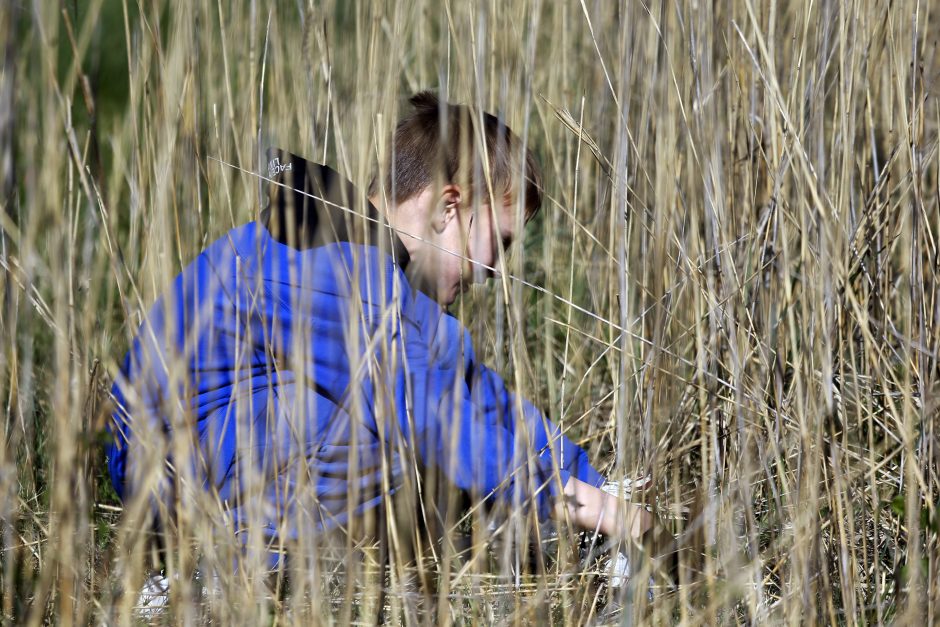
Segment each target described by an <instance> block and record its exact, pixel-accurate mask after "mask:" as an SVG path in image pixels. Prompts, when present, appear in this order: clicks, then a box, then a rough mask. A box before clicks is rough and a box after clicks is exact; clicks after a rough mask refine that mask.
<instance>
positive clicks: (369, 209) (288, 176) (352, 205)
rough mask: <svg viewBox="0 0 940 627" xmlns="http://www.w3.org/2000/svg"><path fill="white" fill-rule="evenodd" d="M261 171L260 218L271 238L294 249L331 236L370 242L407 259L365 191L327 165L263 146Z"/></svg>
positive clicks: (323, 241) (403, 262) (405, 262)
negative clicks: (263, 194)
mask: <svg viewBox="0 0 940 627" xmlns="http://www.w3.org/2000/svg"><path fill="white" fill-rule="evenodd" d="M267 176H268V179H270V180H269V181H268V184H267V198H268V205H267V207H265V208H264V210H262V211H261V220H260V221H261V224H263V225H264V226H265V228H267V229H268V231H269V232H270V233H271V236H272V237H273V238H274V239H275V240H277V241H279V242H281V243H282V244H286V245H287V246H291V247H292V248H296V249H298V250H303V249H307V248H315V247H317V246H324V245H326V244H332V243H335V242H351V243H354V244H364V245H368V246H375V247H377V248H383V249H384V250H387V251H389V253H390V254H392V255H393V258H394V259H395V261H396V262H397V263H398V265H399V266H400V267H402V268H405V267H406V266H407V265H408V260H409V256H408V251H407V250H406V249H405V245H404V244H403V243H402V241H401V239H400V238H399V237H398V236H397V235H396V234H395V233H394V232H393V231H391V229H390V228H389V227H388V226H386V224H385V219H384V218H383V216H382V215H381V214H380V213H379V212H378V210H377V209H376V208H375V206H374V205H373V204H372V203H371V202H369V199H368V197H367V196H366V195H365V194H362V193H361V192H360V191H359V190H358V189H357V188H356V186H355V185H353V184H352V182H350V181H349V180H347V179H346V177H344V176H342V175H341V174H339V173H338V172H336V171H335V170H333V169H332V168H330V167H329V166H325V165H321V164H319V163H313V162H311V161H307V160H306V159H304V158H303V157H298V156H297V155H294V154H291V153H289V152H287V151H285V150H281V149H279V148H269V149H268V152H267Z"/></svg>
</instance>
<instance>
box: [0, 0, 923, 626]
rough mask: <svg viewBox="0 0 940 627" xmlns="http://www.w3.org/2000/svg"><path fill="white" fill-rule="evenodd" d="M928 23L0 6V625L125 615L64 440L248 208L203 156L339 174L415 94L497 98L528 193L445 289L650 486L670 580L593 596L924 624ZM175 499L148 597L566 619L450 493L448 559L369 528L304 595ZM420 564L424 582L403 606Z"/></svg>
mask: <svg viewBox="0 0 940 627" xmlns="http://www.w3.org/2000/svg"><path fill="white" fill-rule="evenodd" d="M935 13H936V6H935V5H934V4H933V3H927V2H918V1H914V0H904V1H900V2H894V3H881V2H842V3H836V2H813V1H811V0H804V1H802V2H793V3H777V2H753V1H751V0H730V1H729V2H721V3H711V2H695V1H689V0H678V1H677V2H666V3H643V2H621V3H617V2H600V1H593V0H592V1H586V0H562V1H558V2H553V1H547V0H542V1H539V0H529V1H514V2H506V1H493V2H483V1H477V0H472V1H469V2H466V1H462V2H454V1H451V0H445V1H443V2H434V1H430V0H401V1H398V2H374V3H373V2H343V1H340V0H324V1H323V2H313V1H305V0H297V1H296V2H288V1H281V2H276V3H271V4H270V6H269V4H268V3H262V2H255V1H251V2H244V3H229V2H221V1H216V2H213V1H211V0H189V1H187V2H170V1H168V0H156V1H153V2H131V1H129V0H122V1H121V2H118V1H117V0H114V1H112V2H104V1H103V0H87V1H82V2H77V1H73V0H62V1H61V2H45V1H42V2H40V1H39V0H35V1H30V0H18V1H13V2H5V3H3V4H2V6H0V32H2V33H3V34H4V38H5V42H6V45H5V47H4V48H5V52H4V55H5V56H4V62H3V64H2V67H0V71H2V75H0V127H2V128H0V143H2V145H0V166H2V168H0V193H2V194H0V203H2V211H0V228H2V231H0V262H2V268H3V273H2V274H0V291H2V293H3V303H2V310H0V333H2V335H3V338H4V343H3V350H2V351H0V392H2V397H0V398H2V405H3V408H4V412H3V415H4V430H3V434H4V440H3V444H2V446H0V520H2V536H0V537H2V540H0V542H2V560H0V562H2V564H0V613H2V616H3V621H4V622H5V623H11V624H14V623H15V624H20V623H26V624H38V623H42V622H46V621H51V622H56V623H62V624H83V623H89V622H100V621H103V622H107V623H112V622H114V623H127V622H133V620H134V618H133V616H134V615H133V610H132V605H133V603H134V601H135V599H134V596H135V593H136V590H137V589H138V588H139V586H140V584H141V581H142V580H143V577H144V573H145V571H146V570H147V569H149V568H152V567H154V566H155V561H154V557H153V555H152V554H151V553H152V551H151V549H150V548H149V545H148V543H147V542H146V534H144V533H142V530H141V525H142V524H143V523H142V521H143V520H144V519H143V517H142V515H143V514H142V510H143V509H144V508H142V506H141V502H140V501H136V502H134V503H128V504H121V503H120V502H119V501H117V499H116V498H115V497H114V493H113V491H112V489H111V488H110V486H109V480H108V479H107V476H106V471H105V469H104V464H103V458H102V453H101V442H102V439H103V437H104V432H103V429H104V420H105V416H106V414H107V400H108V399H107V388H108V385H109V383H110V380H111V378H112V377H113V376H114V374H115V373H116V371H117V368H118V364H119V360H120V359H121V358H122V356H123V354H124V353H125V351H126V350H127V348H128V346H129V342H130V339H131V337H132V335H133V333H134V332H135V331H136V329H137V327H138V325H139V324H140V322H141V320H142V316H143V314H144V313H145V312H146V311H147V308H148V307H149V306H150V305H151V304H152V303H153V301H154V300H155V298H156V297H157V296H158V294H159V293H160V292H161V291H162V290H163V289H164V288H165V287H166V286H167V284H168V282H169V281H170V280H171V278H172V277H173V276H174V275H175V274H176V273H178V272H179V271H180V269H181V268H182V267H183V266H184V265H185V264H186V263H188V261H189V260H191V259H192V258H194V257H195V256H196V255H197V254H198V252H199V251H200V250H201V248H202V247H203V246H204V245H205V244H206V243H208V242H210V241H212V240H214V239H215V238H217V237H218V236H220V235H221V234H223V233H224V232H225V231H227V230H228V229H230V228H232V227H233V226H235V225H238V224H242V223H244V222H246V221H249V220H251V219H253V218H254V217H255V216H256V215H257V211H258V208H259V206H258V204H259V196H260V191H259V190H260V185H259V180H258V179H257V178H256V177H254V176H251V175H250V174H246V173H244V172H242V171H240V170H239V169H238V168H243V169H246V170H249V171H252V172H259V171H261V170H260V167H259V166H260V154H262V153H261V151H262V150H263V149H264V147H265V146H266V145H268V144H274V145H280V146H282V147H284V148H288V149H291V150H293V151H295V152H298V153H300V154H305V155H308V156H310V157H315V158H319V159H324V160H325V161H327V162H328V163H331V164H334V165H337V166H338V167H339V169H340V170H342V171H343V172H345V173H347V174H348V175H349V176H350V177H351V178H353V179H354V180H355V181H357V182H358V183H359V184H365V183H366V182H367V181H368V179H369V176H370V173H371V171H372V169H373V167H374V165H375V163H376V162H377V160H378V159H379V156H380V155H381V154H383V153H384V149H385V148H386V147H387V141H388V140H387V138H388V137H389V135H390V131H391V129H392V127H393V124H394V121H395V119H396V118H397V116H398V115H399V112H400V111H401V110H402V105H403V102H404V100H403V97H404V96H405V95H407V94H409V93H411V92H413V91H416V90H419V89H423V88H428V87H430V88H435V89H439V90H440V91H441V92H442V93H443V94H446V95H447V96H449V97H450V98H451V99H452V100H455V101H463V102H469V103H473V104H476V105H478V106H480V107H482V108H485V109H488V110H491V111H500V112H502V113H503V114H504V115H505V116H506V119H507V121H508V123H509V124H510V126H512V127H513V128H514V129H516V130H517V131H518V132H519V133H520V134H523V135H524V136H525V137H526V138H527V141H528V142H529V144H530V145H531V146H532V147H533V148H534V149H535V151H536V152H537V154H538V155H539V157H540V160H541V162H542V165H543V167H544V170H545V174H546V176H545V180H546V190H545V192H546V197H547V202H546V206H545V208H544V209H543V212H542V214H541V217H540V218H539V219H538V220H537V221H536V222H535V223H534V224H532V225H530V226H529V227H528V229H527V234H526V237H525V240H524V246H517V247H516V249H515V250H513V251H512V255H511V256H510V258H509V259H508V263H509V266H510V270H511V271H512V274H514V275H516V276H518V277H522V278H525V279H526V281H528V282H530V283H532V284H535V285H537V286H540V287H541V288H542V289H533V288H532V287H531V286H528V285H526V284H524V283H522V282H519V281H506V282H503V283H499V284H495V285H491V286H489V287H488V288H486V289H483V290H480V291H479V292H476V293H473V294H471V295H469V296H467V297H465V298H464V300H463V301H462V302H461V303H459V304H458V306H456V307H455V313H456V314H457V315H458V316H459V317H460V318H461V319H462V320H463V321H464V322H465V323H466V324H467V325H468V326H469V328H470V330H471V332H472V334H473V337H474V340H475V343H476V345H477V350H478V352H479V353H481V355H482V356H483V359H484V361H486V362H487V363H490V364H493V365H495V366H496V367H497V368H498V369H499V370H500V371H501V372H502V373H503V374H504V375H505V376H506V377H507V379H508V380H509V381H511V382H512V384H513V386H514V387H516V388H517V389H519V390H521V391H522V392H524V393H525V395H527V396H528V397H530V398H533V399H536V400H537V401H538V402H539V404H540V405H541V406H542V407H543V408H544V409H545V410H546V411H547V412H548V413H549V415H551V416H552V417H553V418H554V419H556V420H557V421H558V422H559V423H560V424H561V425H562V426H563V428H564V429H566V430H568V432H569V434H571V435H572V436H573V437H575V438H576V439H577V440H578V441H579V442H581V443H582V444H583V445H584V446H585V447H586V448H587V449H588V450H589V451H590V452H591V455H592V458H593V459H594V460H595V461H596V462H597V465H598V466H600V467H602V468H604V469H605V470H606V471H608V472H609V473H610V474H612V475H616V476H629V475H634V474H636V473H646V472H649V473H651V475H652V477H653V486H654V487H653V488H652V489H651V490H650V498H652V499H655V502H656V503H657V504H658V512H659V513H660V515H661V518H662V525H663V527H664V528H665V529H666V530H667V532H668V533H667V534H666V535H668V537H669V538H673V537H674V538H675V539H674V540H673V541H671V542H667V541H663V542H661V544H662V545H663V546H660V547H658V551H660V552H663V551H665V552H668V551H676V552H675V555H676V556H677V557H676V559H677V562H678V564H677V566H676V567H675V568H674V569H673V572H672V580H673V583H674V584H675V585H674V586H670V585H668V578H669V577H668V575H669V573H667V572H666V571H667V570H668V569H667V566H668V564H669V560H668V559H659V560H655V559H651V558H649V557H646V558H643V557H641V558H640V559H639V561H638V562H637V565H638V567H639V568H640V569H641V573H640V574H639V575H638V576H637V577H635V579H634V582H635V583H634V586H633V587H632V588H631V589H630V590H629V594H628V595H627V596H626V597H625V598H621V599H620V601H621V602H622V603H623V604H624V609H623V613H622V614H609V615H607V617H608V618H610V619H616V620H621V619H624V620H628V621H630V620H632V621H634V622H640V623H645V622H662V623H670V622H681V623H686V624H714V623H737V622H746V623H767V622H772V623H791V624H793V623H799V622H807V623H816V622H819V623H851V624H855V623H888V622H895V621H897V622H900V623H911V622H926V624H933V623H935V622H937V621H938V620H940V615H938V603H940V585H938V584H937V582H938V581H940V573H938V531H940V530H938V525H940V522H938V521H940V518H938V516H940V514H938V512H937V505H938V502H940V478H938V470H937V460H938V454H940V451H938V445H937V427H938V411H940V403H938V393H940V384H938V377H940V367H938V359H937V355H938V352H940V293H938V285H940V282H938V278H940V276H938V273H940V253H938V249H937V240H938V238H940V194H938V162H940V155H938V150H937V148H938V126H940V107H938V99H937V95H938V93H940V91H938V87H937V85H938V82H937V81H938V78H940V57H938V54H937V41H936V37H935V32H934V31H935V22H936V19H937V18H936V15H935ZM217 159H218V160H222V161H224V162H225V164H223V163H220V161H218V160H217ZM226 164H231V165H226ZM232 166H238V167H232ZM154 463H155V464H157V465H158V462H154ZM192 498H193V499H194V500H193V501H192V502H187V503H185V504H183V505H182V507H181V509H182V510H184V511H185V512H186V514H185V515H184V516H183V517H182V518H181V520H182V521H183V522H181V523H180V525H181V529H180V533H179V536H178V538H177V540H176V541H174V542H171V546H170V547H169V549H168V551H167V552H166V555H164V556H163V557H162V558H160V559H161V560H162V561H159V560H158V561H157V562H156V565H158V566H161V567H163V568H165V569H166V571H167V573H168V574H169V575H170V576H178V577H179V579H178V581H179V582H180V583H179V584H178V585H176V586H174V588H173V592H172V598H171V610H170V614H169V615H168V616H167V618H168V619H169V620H174V621H180V622H187V623H188V622H200V621H204V620H210V619H213V618H214V619H215V620H216V621H217V622H220V623H223V624H227V623H235V622H238V623H247V624H258V623H270V622H276V623H278V624H280V623H282V622H321V621H322V622H331V621H333V622H339V623H343V622H346V621H349V620H353V619H359V618H361V619H368V618H370V617H371V616H372V615H373V614H374V611H373V610H374V607H375V605H376V603H377V602H378V599H379V598H380V597H381V596H382V595H381V590H382V589H383V588H386V589H387V591H386V594H385V599H386V602H387V604H388V614H387V618H388V619H389V620H390V621H392V622H398V621H403V622H407V623H414V622H423V621H425V620H429V618H430V617H432V616H433V617H434V620H437V621H440V622H449V621H453V622H458V623H471V622H495V621H499V622H508V623H514V624H515V623H535V622H542V621H546V620H550V621H551V622H553V623H555V624H580V623H583V622H587V621H592V620H597V619H598V616H599V615H602V613H603V611H604V605H605V595H604V593H603V588H602V587H599V583H598V580H597V578H596V577H594V576H593V575H592V573H591V565H590V564H588V565H586V566H581V565H579V563H578V556H577V550H576V549H577V546H576V544H577V543H576V541H575V540H574V539H573V538H572V537H571V536H570V535H568V534H567V533H563V534H562V535H561V538H560V540H561V541H560V542H557V543H555V544H553V545H551V547H550V548H548V549H547V550H546V551H545V553H546V555H547V556H541V557H540V556H539V555H541V554H540V553H539V552H538V551H535V553H536V554H537V555H536V557H533V556H532V555H531V553H532V552H530V551H529V550H528V549H527V548H526V546H527V544H528V543H529V542H530V540H531V535H532V533H533V528H532V527H531V525H529V524H528V520H527V519H526V518H525V517H523V516H521V515H516V516H510V517H509V520H508V523H507V524H506V525H505V528H504V529H503V531H502V532H501V534H500V535H499V538H498V539H499V543H496V542H491V540H493V539H494V538H492V537H491V534H490V533H489V532H488V531H487V530H486V529H485V528H484V529H481V528H480V526H481V525H482V524H483V523H485V522H486V521H485V520H482V519H481V518H480V517H479V516H477V517H476V523H477V524H476V525H469V527H470V528H471V530H470V533H471V539H472V543H473V550H472V555H473V557H472V558H471V559H470V560H469V561H460V560H457V559H456V558H454V556H453V555H452V553H453V552H452V551H445V552H444V553H441V554H437V553H435V554H432V556H431V557H429V558H428V559H426V560H424V561H423V562H422V563H420V564H419V565H414V564H413V563H412V562H410V561H408V560H406V559H405V558H404V557H402V556H401V555H398V554H396V553H395V551H392V558H391V565H390V575H389V579H388V581H387V582H384V583H383V581H382V580H381V579H380V577H379V576H378V574H377V572H376V569H375V567H374V564H372V565H371V566H370V562H369V561H368V559H367V560H366V563H365V565H364V566H363V567H362V568H361V571H360V572H357V573H353V575H354V577H352V581H353V583H348V584H345V585H344V586H343V587H340V588H336V587H335V586H334V588H333V589H330V587H329V585H326V586H324V582H325V581H327V580H328V579H329V577H328V573H324V572H323V571H322V570H318V568H320V567H321V566H322V565H320V566H317V565H316V564H314V563H313V562H311V564H314V565H312V566H311V567H310V568H309V569H307V570H305V571H303V572H301V571H300V570H298V571H297V572H294V573H293V579H292V582H291V593H290V594H287V593H282V592H280V590H279V589H278V586H279V585H282V583H283V582H282V580H280V579H277V580H275V581H274V582H273V583H272V582H271V581H270V580H269V579H265V578H264V577H262V576H260V575H259V574H258V569H254V570H253V569H252V568H251V567H250V565H249V566H246V567H245V568H244V569H242V570H241V571H240V574H239V575H238V576H233V575H232V574H231V569H226V568H224V567H223V566H224V564H226V563H231V562H230V561H229V562H227V560H231V559H232V556H233V555H234V554H235V553H237V551H238V549H237V547H235V546H234V543H233V541H232V540H231V539H230V538H227V536H226V535H225V533H224V531H225V529H224V521H223V520H221V519H220V512H218V511H213V510H212V503H211V502H209V501H208V500H200V499H198V497H196V496H192ZM125 505H126V508H125ZM122 509H124V510H125V511H123V512H122ZM469 518H470V519H474V515H471V516H470V517H469ZM467 527H468V523H467V522H466V521H464V522H462V528H467ZM402 533H403V534H407V533H410V531H409V528H408V525H405V526H404V531H402ZM661 540H662V538H661ZM306 548H307V549H308V554H309V555H314V554H315V551H314V548H315V547H313V545H310V546H308V547H306ZM364 553H365V554H366V556H367V557H368V556H370V555H372V557H371V558H369V559H374V553H370V552H369V550H366V551H364ZM649 555H652V553H649V554H647V556H649ZM524 562H530V566H529V567H528V568H522V565H523V563H524ZM194 569H201V570H202V571H203V572H208V571H211V570H212V569H216V570H217V571H218V572H221V573H222V574H221V581H220V583H219V584H218V587H219V594H218V595H216V596H213V597H212V598H211V599H209V600H205V599H203V598H202V597H201V594H200V592H199V589H198V585H196V584H195V583H192V577H193V570H194ZM650 573H652V574H653V576H654V580H655V582H656V594H655V595H654V597H653V600H652V601H651V602H648V601H647V600H646V596H645V594H644V586H645V584H644V582H645V581H646V579H647V575H649V574H650ZM423 579H425V580H426V579H430V580H433V582H434V583H433V586H434V587H433V589H434V590H435V591H436V592H435V593H434V594H435V595H436V596H434V598H433V599H431V601H433V603H426V607H424V608H423V609H422V608H420V607H418V608H417V609H416V605H419V604H418V603H417V602H416V601H415V598H418V597H421V595H422V594H423V593H422V592H421V590H422V588H421V586H420V585H417V584H415V583H414V581H418V580H423ZM356 582H358V583H356ZM272 588H273V589H272ZM125 592H127V593H125ZM427 600H428V599H425V601H427ZM432 605H433V606H436V614H435V612H434V611H432V609H431V608H430V606H432ZM370 608H371V609H370Z"/></svg>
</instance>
